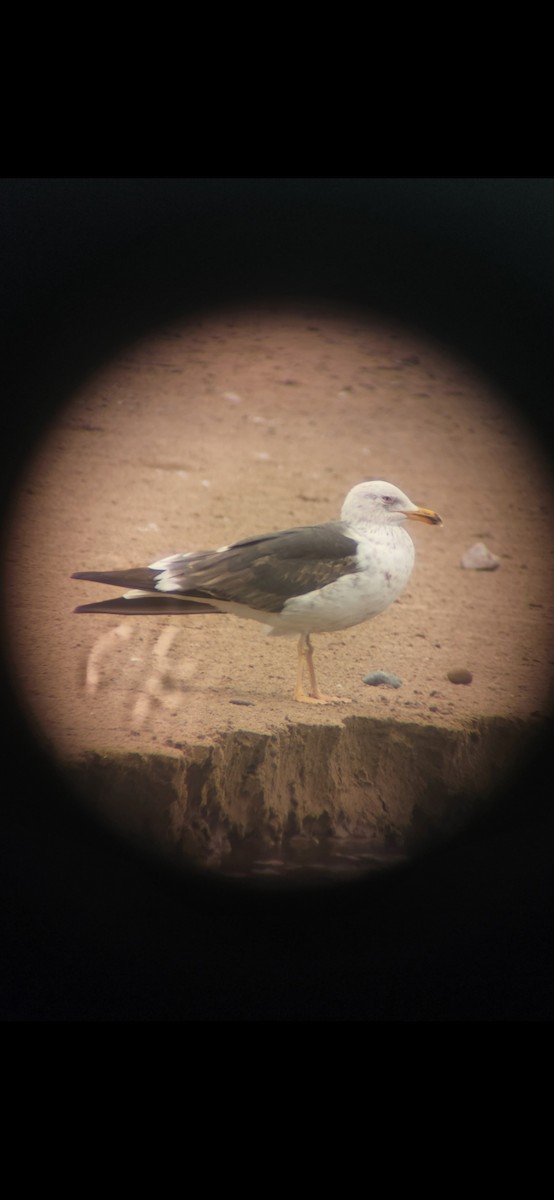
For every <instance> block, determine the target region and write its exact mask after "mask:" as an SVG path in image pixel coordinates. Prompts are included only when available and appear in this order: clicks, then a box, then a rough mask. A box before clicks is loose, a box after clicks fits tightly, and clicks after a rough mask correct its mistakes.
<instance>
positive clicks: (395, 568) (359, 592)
mask: <svg viewBox="0 0 554 1200" xmlns="http://www.w3.org/2000/svg"><path fill="white" fill-rule="evenodd" d="M349 532H350V531H349ZM352 536H354V537H355V538H356V540H357V541H358V543H359V545H358V559H359V565H360V570H359V571H358V572H356V574H352V575H343V576H342V577H341V578H340V579H337V580H336V581H335V583H329V584H327V586H326V587H323V588H321V589H320V590H317V589H316V590H314V591H313V592H307V593H306V594H305V595H304V596H296V597H295V598H294V599H292V600H287V601H286V603H285V605H284V607H283V610H282V612H281V613H280V614H279V615H278V617H277V615H276V617H275V620H273V617H272V620H271V624H272V626H273V630H274V633H276V634H281V633H282V634H285V633H293V632H298V633H331V632H333V630H337V629H349V628H350V626H351V625H360V624H361V623H362V621H368V620H369V619H370V618H371V617H375V616H377V614H378V613H380V612H383V611H384V609H385V608H388V606H389V604H392V603H393V601H394V600H396V598H397V596H399V595H400V593H401V592H402V591H403V590H404V588H405V587H406V584H407V582H408V580H409V578H410V575H411V573H412V569H413V565H414V558H415V551H414V544H413V542H412V539H411V537H410V535H409V534H408V533H407V532H406V530H405V529H403V528H402V527H401V526H398V525H396V526H379V527H373V528H372V529H371V532H369V533H363V534H362V533H360V530H359V529H356V530H352Z"/></svg>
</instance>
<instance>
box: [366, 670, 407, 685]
mask: <svg viewBox="0 0 554 1200" xmlns="http://www.w3.org/2000/svg"><path fill="white" fill-rule="evenodd" d="M364 683H369V685H370V687H380V686H382V685H383V684H384V685H385V687H393V688H399V687H402V680H401V679H399V678H398V675H389V674H388V672H387V671H372V672H371V674H370V675H366V676H365V678H364Z"/></svg>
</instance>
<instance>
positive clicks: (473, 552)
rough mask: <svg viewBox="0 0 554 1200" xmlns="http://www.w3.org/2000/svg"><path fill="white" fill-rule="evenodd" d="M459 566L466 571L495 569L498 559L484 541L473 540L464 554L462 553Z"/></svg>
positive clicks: (498, 564)
mask: <svg viewBox="0 0 554 1200" xmlns="http://www.w3.org/2000/svg"><path fill="white" fill-rule="evenodd" d="M460 566H462V567H465V568H466V570H467V571H496V568H497V567H499V566H500V559H499V558H497V556H496V554H493V553H492V551H491V550H489V549H488V547H487V546H485V543H484V542H475V545H474V546H471V547H470V549H469V550H466V552H465V554H462V557H461V560H460Z"/></svg>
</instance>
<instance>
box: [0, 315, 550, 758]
mask: <svg viewBox="0 0 554 1200" xmlns="http://www.w3.org/2000/svg"><path fill="white" fill-rule="evenodd" d="M371 477H377V478H383V479H386V480H389V481H391V482H393V483H395V484H397V485H398V486H399V487H401V488H402V489H403V490H404V491H405V492H407V494H408V495H409V496H410V498H411V499H412V500H413V501H414V502H416V503H418V504H421V505H424V506H426V507H430V508H434V509H436V510H437V511H438V512H440V514H441V515H442V517H443V520H444V527H443V528H442V529H437V528H434V527H429V526H423V525H422V526H416V527H413V528H412V527H411V528H410V532H411V533H412V535H413V537H414V541H415V543H416V566H415V570H414V573H413V576H412V579H411V581H410V584H409V587H408V589H407V590H406V592H405V593H404V594H403V595H402V597H401V598H400V599H399V600H398V601H397V602H396V603H395V604H394V605H393V606H392V607H391V608H390V609H389V610H388V611H387V612H386V613H384V614H382V615H381V616H379V617H378V618H376V619H375V620H374V621H372V622H369V623H367V624H365V625H362V626H358V627H357V628H355V629H352V630H348V631H346V632H345V633H342V634H329V635H323V636H321V637H319V638H316V639H315V644H316V666H317V669H318V677H319V680H320V684H321V686H322V688H323V690H325V691H328V692H332V693H334V694H338V695H341V696H345V697H348V698H349V699H350V700H351V703H350V704H348V705H346V704H345V705H336V706H332V707H325V708H319V707H312V706H308V705H299V704H297V703H295V702H294V701H293V699H292V694H293V687H294V678H295V670H296V649H295V642H294V641H290V640H288V639H283V638H279V639H272V638H267V637H265V636H264V634H263V630H262V627H261V626H259V625H257V624H255V623H253V622H245V621H237V620H236V619H234V618H230V617H223V616H197V617H188V618H185V619H183V618H175V617H171V618H166V619H153V618H149V617H144V618H140V617H135V618H126V619H118V618H117V617H112V616H94V615H74V613H73V609H74V607H75V606H76V605H77V604H83V603H87V602H88V601H94V600H99V599H101V598H103V596H105V595H106V596H108V595H112V594H113V595H116V594H118V593H117V591H116V590H113V591H110V590H107V589H102V588H99V587H98V585H95V584H92V583H83V582H78V581H75V580H72V579H71V578H70V576H71V574H72V572H73V571H76V570H84V569H108V568H115V567H128V566H135V565H144V564H146V563H149V562H151V561H153V560H155V559H157V558H159V557H161V556H163V555H166V554H169V553H174V552H176V551H181V550H183V551H184V550H195V549H207V548H210V547H216V546H219V545H221V544H224V543H227V542H229V541H232V540H235V539H238V538H241V537H245V536H248V535H249V534H255V533H263V532H268V531H270V530H276V529H280V528H286V527H289V526H291V525H301V524H311V523H314V522H320V521H326V520H332V519H335V518H336V517H337V516H338V514H339V512H340V508H341V504H342V501H343V499H344V497H345V495H346V493H347V492H348V490H349V489H350V488H351V487H352V486H353V484H355V483H357V482H359V481H360V480H363V479H367V478H371ZM552 507H553V488H552V484H551V482H550V480H549V477H548V474H547V469H546V466H545V465H544V464H543V462H542V460H541V455H540V449H539V447H538V446H537V445H536V444H535V443H533V441H532V440H531V438H530V435H529V434H528V433H527V432H526V430H525V429H524V428H523V427H522V426H521V424H519V422H518V419H517V418H516V417H515V415H514V414H513V413H512V412H511V410H510V408H509V406H508V404H507V401H506V400H505V398H504V397H502V396H499V395H498V394H496V393H495V391H494V389H493V387H492V385H491V384H490V383H489V382H488V381H485V380H483V379H482V378H480V377H479V376H478V375H476V374H475V373H473V371H472V369H471V368H470V366H469V365H468V364H464V363H460V362H459V361H455V360H453V359H452V358H451V357H449V355H448V353H447V352H446V351H445V350H444V349H439V348H437V347H435V346H432V345H430V344H427V343H422V341H421V340H420V339H419V338H418V337H417V336H415V335H412V334H410V333H409V331H406V330H398V329H394V328H392V327H388V326H384V325H382V324H379V323H378V322H377V321H376V322H374V323H373V322H370V321H368V320H367V319H366V318H364V319H361V318H360V317H358V316H352V315H344V314H343V315H336V314H329V313H326V312H323V311H307V310H306V311H294V312H287V311H281V310H276V311H264V312H246V313H236V312H233V313H230V314H229V313H228V314H221V316H220V317H219V318H215V317H214V318H213V319H211V320H210V321H198V322H197V323H196V324H188V325H183V326H182V327H180V326H178V325H176V326H174V327H172V328H167V329H164V330H163V331H159V332H158V333H157V334H156V335H154V336H152V337H151V339H149V340H148V341H145V342H143V343H142V344H140V345H137V346H133V347H129V348H128V349H127V350H126V351H125V352H124V353H122V354H121V355H120V357H119V358H118V359H117V361H114V362H113V363H111V364H110V365H109V366H107V367H106V369H105V370H104V371H103V372H102V373H101V374H98V375H97V376H96V377H95V378H93V379H91V380H90V381H89V382H88V384H87V386H86V387H85V388H84V389H83V390H82V391H81V393H80V394H79V395H77V396H76V397H75V400H74V403H73V404H72V405H71V406H70V407H69V408H68V409H67V410H66V411H65V412H64V413H63V414H62V415H61V417H60V419H59V422H58V424H57V425H56V427H55V428H53V429H52V431H51V434H50V436H49V437H48V439H47V440H46V441H45V442H44V444H43V445H42V447H41V448H40V451H39V452H38V454H37V455H36V456H35V458H34V460H33V461H32V462H31V463H30V464H29V468H28V471H27V474H26V477H25V478H24V479H23V480H22V482H21V488H20V490H19V492H18V495H17V497H16V498H15V500H14V507H13V516H12V523H11V529H10V535H9V542H8V561H7V565H6V586H5V592H6V595H7V617H6V627H7V634H8V639H9V644H10V650H11V654H12V658H13V662H14V671H15V675H16V678H17V683H18V687H19V689H20V691H21V694H22V696H23V697H24V701H25V703H26V705H27V707H28V709H29V712H30V714H31V717H32V719H33V720H36V722H37V725H38V727H39V729H40V733H41V736H42V737H43V738H45V739H46V740H47V742H48V744H49V745H50V746H51V747H52V749H53V750H54V751H55V753H56V754H57V755H59V756H60V757H62V758H69V757H74V756H75V755H77V754H78V753H79V752H80V751H81V750H83V749H87V748H88V749H125V750H129V749H140V750H145V751H152V750H156V749H158V750H160V751H161V750H164V751H165V750H168V749H169V750H170V751H171V748H172V747H178V746H179V745H180V744H185V743H187V744H190V743H195V742H198V741H205V740H206V739H208V740H210V739H213V738H214V737H217V735H218V734H220V733H221V732H226V731H229V730H236V729H245V730H250V731H254V732H264V733H265V732H275V731H278V730H280V729H282V728H283V727H284V726H286V725H290V724H294V723H301V724H303V725H306V724H309V725H314V724H317V725H329V724H334V723H337V722H338V723H341V722H342V721H343V720H344V718H345V717H348V716H352V715H359V714H373V715H375V716H378V717H381V716H383V717H386V718H387V719H389V720H390V719H392V720H397V719H398V720H403V721H405V720H409V721H411V722H414V721H415V722H421V723H425V724H435V725H443V726H448V727H451V728H459V727H460V726H463V725H466V726H467V723H468V722H471V721H472V720H473V719H475V718H480V717H483V716H492V715H495V716H506V717H519V718H529V717H531V715H532V714H538V713H541V712H544V711H546V709H547V707H548V704H549V699H548V697H549V690H550V681H551V677H552V667H553V663H554V652H553V640H554V639H553V633H554V621H553V613H552V591H553V589H552V584H553V576H554V556H553V548H554V547H553V540H552V531H551V521H552V517H551V513H552ZM476 541H484V542H486V544H487V546H488V547H489V548H490V550H491V551H493V552H494V554H496V555H498V556H499V558H500V562H501V566H500V568H499V569H498V570H496V571H494V572H476V571H465V570H462V569H461V568H460V557H461V555H462V553H463V552H464V551H465V550H466V549H467V548H468V547H469V546H471V545H472V544H473V543H474V542H476ZM91 654H92V658H91ZM454 667H465V668H468V669H469V670H470V671H471V673H472V675H473V681H472V683H471V684H470V685H469V686H460V685H454V684H452V683H450V682H449V680H448V679H447V672H448V671H449V670H450V669H451V668H454ZM87 669H88V675H89V683H88V686H87V684H86V674H87ZM370 670H385V671H391V672H394V673H395V674H396V675H397V676H399V677H400V678H401V680H402V687H401V688H400V689H398V691H392V690H390V689H383V688H380V689H375V688H369V687H367V686H366V685H364V683H363V682H362V680H363V676H364V675H366V674H367V672H368V671H370Z"/></svg>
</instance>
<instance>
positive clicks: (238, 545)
mask: <svg viewBox="0 0 554 1200" xmlns="http://www.w3.org/2000/svg"><path fill="white" fill-rule="evenodd" d="M344 529H345V526H343V525H342V524H341V523H340V522H336V523H329V524H327V525H307V526H304V527H303V528H300V529H284V530H281V531H280V532H278V533H272V534H269V535H265V536H264V537H254V538H245V539H244V540H243V541H240V542H234V544H233V545H232V546H227V547H225V548H224V549H222V550H216V551H215V552H214V553H202V554H199V555H194V554H193V555H182V556H178V557H176V558H174V559H170V560H168V562H167V566H166V567H165V570H164V573H163V579H161V580H160V581H159V582H158V584H157V587H158V588H160V587H161V590H163V592H164V594H165V595H167V594H168V592H173V593H175V592H180V593H181V594H183V595H191V594H192V595H196V596H198V597H199V598H200V597H206V598H207V597H211V598H212V599H215V600H227V601H234V602H235V603H237V604H246V605H248V606H249V607H250V608H255V609H258V610H261V611H262V612H280V610H281V609H282V607H283V605H284V604H285V603H286V601H287V600H290V598H291V597H292V596H303V595H305V593H306V592H312V591H314V590H315V589H316V588H321V587H325V585H326V584H328V583H334V581H335V580H336V579H340V577H341V576H342V575H350V574H353V573H354V572H355V571H357V570H358V569H359V567H358V560H357V546H358V544H357V542H356V541H355V539H354V538H352V537H349V536H347V534H346V533H345V532H344Z"/></svg>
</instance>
